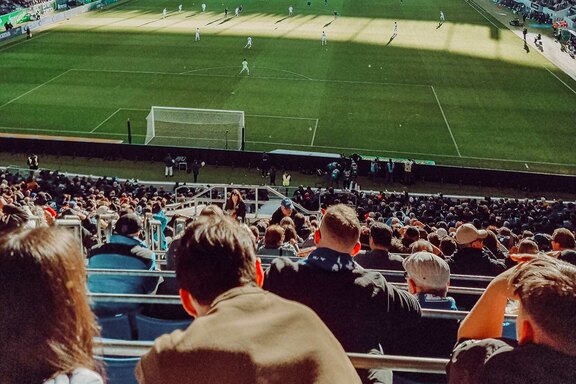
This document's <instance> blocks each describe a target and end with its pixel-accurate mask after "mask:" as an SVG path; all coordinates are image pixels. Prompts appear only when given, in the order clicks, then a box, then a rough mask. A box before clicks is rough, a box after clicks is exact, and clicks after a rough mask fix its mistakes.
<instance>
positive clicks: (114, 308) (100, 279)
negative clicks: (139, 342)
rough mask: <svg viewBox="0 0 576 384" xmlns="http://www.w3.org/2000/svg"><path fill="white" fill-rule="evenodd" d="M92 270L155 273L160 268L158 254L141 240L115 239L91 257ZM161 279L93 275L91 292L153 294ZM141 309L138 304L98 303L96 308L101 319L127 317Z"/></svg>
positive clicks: (115, 236)
mask: <svg viewBox="0 0 576 384" xmlns="http://www.w3.org/2000/svg"><path fill="white" fill-rule="evenodd" d="M88 268H104V269H139V270H143V271H151V270H154V269H155V268H156V258H155V255H154V252H152V251H151V250H150V249H148V248H147V247H146V244H145V243H144V242H143V241H141V240H140V239H136V238H132V237H128V236H123V235H112V236H111V237H110V241H109V242H108V243H106V244H102V245H99V246H96V247H94V248H92V249H91V250H90V253H89V255H88ZM158 279H159V278H158V277H147V276H120V275H92V276H89V277H88V290H89V291H90V292H93V293H135V294H148V293H152V292H153V291H154V290H155V289H156V286H157V284H158ZM137 307H138V304H137V303H104V302H96V303H95V304H94V306H93V309H94V312H95V313H96V314H97V315H115V314H119V313H127V312H130V311H132V310H134V309H136V308H137Z"/></svg>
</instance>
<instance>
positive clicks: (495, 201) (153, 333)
mask: <svg viewBox="0 0 576 384" xmlns="http://www.w3.org/2000/svg"><path fill="white" fill-rule="evenodd" d="M27 173H28V171H27V170H26V172H25V173H23V172H20V173H18V172H13V171H10V170H4V171H2V172H1V173H0V193H1V196H2V198H1V201H2V204H3V207H2V214H1V215H2V220H0V232H1V231H4V230H6V231H7V230H13V229H14V228H18V227H33V226H49V225H57V226H63V227H68V228H70V229H72V230H73V231H74V232H73V233H74V234H75V235H74V236H75V237H76V238H77V239H81V240H82V243H83V247H82V248H83V250H84V251H85V252H86V253H88V250H89V249H91V248H92V247H94V246H99V245H100V246H102V244H106V243H108V241H109V240H110V239H111V237H112V236H114V232H113V228H114V226H115V224H116V221H117V220H118V218H119V217H120V216H121V215H123V214H125V213H128V212H131V213H133V214H136V215H139V216H140V217H141V218H142V220H143V231H142V233H141V234H140V237H141V239H143V240H145V241H146V242H147V243H149V244H155V245H154V246H153V247H151V250H152V252H153V253H155V254H156V258H157V260H158V263H157V266H156V270H151V271H142V270H140V271H137V270H126V269H125V268H127V267H121V268H120V269H94V268H91V269H90V270H89V276H90V277H89V278H92V279H93V278H94V277H96V276H98V278H100V279H104V280H105V279H106V278H112V277H111V275H115V274H117V275H119V276H117V277H116V279H118V278H120V279H126V278H127V277H130V278H134V277H138V278H142V279H144V278H156V279H157V278H158V277H161V278H162V280H164V282H163V283H162V284H160V286H159V287H158V291H157V294H134V293H135V292H121V291H118V290H116V291H115V290H111V291H109V292H107V293H97V292H92V293H90V294H89V295H90V298H91V300H92V302H93V303H94V305H95V308H96V307H98V306H99V305H100V304H102V303H112V304H114V305H118V304H119V303H132V304H131V305H132V306H134V307H136V308H138V311H136V312H132V311H130V313H129V314H126V313H123V314H121V315H120V316H118V317H117V318H116V317H112V318H106V317H101V318H100V319H99V320H98V321H99V323H100V325H101V326H102V336H103V337H107V338H112V339H115V340H116V341H114V340H113V341H111V342H112V343H116V342H117V340H121V339H124V340H128V341H130V342H133V341H136V340H152V339H154V338H155V337H157V336H158V335H160V334H162V333H167V332H170V331H171V330H173V329H182V328H185V327H186V325H187V324H189V323H190V320H189V319H188V320H184V319H185V315H184V316H182V313H180V314H176V315H174V314H169V313H170V312H171V311H170V309H169V308H172V309H176V308H178V309H180V306H179V305H175V304H179V303H180V300H179V298H178V296H176V295H177V293H178V285H177V283H176V281H175V278H174V277H175V274H174V272H173V269H174V268H173V262H174V260H173V258H172V257H171V256H170V254H171V251H170V248H171V247H169V248H168V250H166V249H165V248H164V247H163V246H162V244H161V243H162V241H161V239H162V236H160V233H163V234H164V235H165V239H166V241H167V243H170V241H171V239H172V238H174V237H176V238H177V237H178V233H179V232H181V231H182V230H183V228H184V227H185V226H186V224H187V223H188V222H189V221H191V220H194V216H195V215H196V214H198V213H200V212H201V211H202V210H203V209H206V208H205V207H206V206H210V205H211V204H215V205H216V206H218V207H223V206H224V205H225V203H226V201H227V200H229V193H230V192H231V191H232V190H234V189H237V190H238V191H239V193H241V194H242V196H243V199H244V201H245V204H246V224H252V227H251V230H252V231H253V233H254V234H255V235H257V241H258V244H262V242H263V238H264V234H265V232H266V229H267V227H268V221H269V219H268V218H269V217H270V216H271V214H272V212H273V211H274V210H275V209H276V208H278V207H279V204H280V202H281V199H282V197H283V196H282V195H280V194H278V195H275V193H276V191H274V190H271V189H264V187H258V186H233V185H232V186H230V185H227V186H223V185H220V186H202V185H193V186H178V185H176V186H175V187H174V188H172V186H166V185H164V186H162V187H161V186H158V184H156V183H141V182H138V181H136V180H118V179H115V178H108V177H88V176H74V175H72V176H68V175H64V174H60V173H58V172H50V171H46V170H38V171H34V172H33V173H32V174H31V175H28V174H27ZM23 174H24V175H23ZM155 184H156V185H155ZM292 201H293V203H294V206H295V208H296V210H298V211H299V212H301V213H304V215H300V216H301V217H300V216H299V217H298V219H297V220H296V219H295V220H293V221H291V220H288V221H287V222H284V221H283V222H282V223H281V225H282V227H283V228H284V229H285V228H287V227H290V228H291V230H293V231H294V232H295V233H297V234H304V235H302V236H301V237H298V236H297V237H296V238H295V240H293V243H295V245H297V246H298V249H299V251H298V256H299V257H294V258H293V260H295V261H298V260H299V259H300V258H301V257H305V256H306V255H308V254H309V253H310V251H311V250H312V249H314V240H313V233H314V230H315V229H317V228H318V225H319V214H318V210H319V209H320V208H322V209H325V208H327V207H329V206H331V205H334V204H339V203H344V204H347V205H349V206H351V207H352V208H353V209H354V210H355V212H356V214H357V215H358V218H359V219H360V221H361V224H362V233H361V239H360V240H361V243H362V248H363V249H364V251H367V250H369V249H371V248H372V247H371V241H370V228H371V226H372V225H373V224H374V223H378V225H379V226H386V227H387V228H389V230H390V232H391V234H392V238H391V239H390V243H389V244H386V247H387V248H386V252H387V254H389V255H393V256H394V257H395V258H396V259H397V260H403V259H404V258H406V257H407V256H408V254H409V253H411V252H412V251H413V250H416V249H417V247H416V245H418V246H426V247H428V246H430V248H429V249H431V250H432V251H433V252H435V253H436V255H437V256H439V257H443V258H446V259H447V261H450V259H451V255H444V253H443V252H442V250H443V249H446V248H445V247H442V241H443V240H450V241H451V244H455V243H456V242H458V236H457V232H458V230H459V229H462V228H465V227H466V226H464V224H466V223H468V224H469V225H468V227H471V228H473V229H474V231H477V232H479V233H482V234H483V233H484V232H482V231H484V230H485V231H487V232H486V234H487V236H488V235H489V236H488V237H486V238H485V240H484V242H483V244H482V249H483V252H484V253H486V254H487V255H488V256H487V257H489V258H490V259H493V260H500V261H501V262H504V263H505V264H506V267H507V268H510V267H513V266H515V265H516V262H515V261H514V260H512V259H511V258H510V257H509V255H511V254H515V253H516V252H517V251H518V250H517V248H518V246H520V245H521V244H519V242H520V240H523V239H531V240H533V242H534V243H535V244H536V245H537V247H538V250H539V251H546V252H548V253H549V254H552V255H555V256H557V255H561V256H562V255H568V256H565V257H567V259H568V257H569V255H570V254H571V252H572V251H573V248H574V244H573V238H574V228H576V211H575V205H574V203H572V202H564V201H561V200H557V201H547V200H544V199H506V198H490V197H484V198H478V197H450V196H443V195H418V194H407V193H389V192H370V191H364V192H358V191H343V190H338V189H333V188H328V189H318V188H312V187H304V186H301V187H299V188H298V189H297V190H296V191H295V193H294V194H293V196H292ZM153 206H156V207H160V208H161V210H162V212H163V213H164V214H165V216H166V218H167V223H166V224H167V225H165V228H164V230H163V231H162V225H161V223H160V222H159V221H158V220H155V219H154V218H153V216H154V214H153V212H154V210H153ZM212 207H214V205H212ZM214 209H220V208H210V209H209V210H214ZM156 213H158V212H156ZM182 213H185V214H182ZM558 228H563V230H562V231H561V233H563V234H564V235H562V236H559V235H558V231H557V229H558ZM565 237H566V238H565ZM570 238H571V239H572V242H570ZM425 239H426V240H425ZM428 241H429V243H428ZM177 243H178V241H174V242H172V244H171V245H172V246H175V245H177ZM288 245H290V246H292V245H293V244H286V246H288ZM566 247H568V248H566ZM273 259H274V257H273V256H262V262H263V265H264V267H268V266H269V264H270V262H271V261H272V260H273ZM359 260H361V258H359ZM449 264H450V262H449ZM95 267H96V265H95ZM101 267H104V268H108V266H106V265H103V266H101ZM159 269H165V270H166V271H160V270H159ZM394 269H395V270H379V269H376V270H374V271H376V272H380V273H381V274H382V275H383V276H384V277H385V279H386V280H387V281H388V282H389V283H390V284H391V285H393V286H395V287H397V288H400V289H407V288H408V286H407V284H406V281H405V279H404V269H403V268H402V267H401V264H400V267H399V268H394ZM170 270H172V271H170ZM466 273H470V275H460V274H454V273H453V274H452V275H451V277H450V279H451V284H450V287H449V289H448V294H449V295H450V296H452V297H454V298H455V301H456V303H457V305H458V308H459V309H460V310H457V311H444V310H438V309H425V308H424V309H422V316H423V318H424V319H427V318H428V319H430V320H432V319H434V320H435V321H439V322H440V324H441V323H442V322H443V321H444V320H445V321H448V322H451V324H454V322H455V321H459V320H460V319H462V318H463V317H464V316H466V314H467V312H465V311H462V310H470V309H471V307H472V305H473V304H474V303H475V302H476V301H477V300H478V298H479V296H480V295H481V294H482V292H484V288H485V287H486V286H487V284H488V283H489V282H490V281H491V280H492V277H491V276H478V275H479V274H481V272H480V271H474V270H472V271H470V272H466ZM123 275H124V276H123ZM512 313H513V312H512ZM443 319H444V320H443ZM515 319H516V316H515V315H509V316H506V323H505V326H504V335H505V336H508V337H511V336H514V335H515ZM452 328H454V327H452ZM451 333H452V335H451V337H452V338H453V339H452V340H455V338H456V335H455V333H454V331H452V332H451ZM413 343H416V344H418V340H416V341H413ZM347 352H351V351H347ZM403 354H404V355H414V353H412V352H411V351H406V353H403ZM113 356H114V355H109V354H106V355H105V357H104V358H102V359H104V361H105V362H107V364H108V365H107V367H108V368H107V370H108V375H109V382H129V381H114V380H116V379H114V377H121V376H116V375H121V373H115V372H122V369H123V368H122V367H123V366H124V367H125V365H126V364H128V365H129V366H131V367H133V366H134V365H135V364H136V363H137V358H135V356H137V355H135V354H131V355H128V356H127V357H128V359H127V360H126V361H116V360H114V357H118V356H114V357H113ZM349 356H352V355H349ZM421 356H424V355H421ZM125 357H126V356H125ZM429 357H432V358H442V359H445V358H447V357H448V356H447V355H446V354H442V355H441V356H440V355H437V356H429ZM372 358H373V356H369V355H362V357H361V358H359V360H354V359H353V361H356V362H361V363H358V364H359V365H356V367H357V368H360V367H365V366H366V364H368V365H367V366H368V367H373V365H370V364H372V363H367V361H371V360H370V359H372ZM410 358H411V359H413V361H412V363H411V364H412V365H410V367H412V368H411V369H412V371H416V372H420V373H422V372H423V371H422V370H421V369H420V367H421V366H425V365H426V364H428V363H427V362H428V360H426V359H425V358H422V359H418V358H415V357H414V356H412V357H410ZM399 359H400V360H394V358H392V357H390V356H384V357H383V358H382V360H375V361H380V362H383V361H393V362H394V363H389V364H388V365H386V364H384V366H387V367H390V365H392V366H394V367H396V368H397V367H398V366H400V367H404V365H403V360H402V358H399ZM444 362H445V361H444ZM130 364H131V365H130ZM394 364H396V365H394ZM118 365H120V367H118ZM402 369H403V368H401V369H399V371H402ZM424 371H425V372H430V371H429V370H428V371H427V370H424ZM432 372H436V373H438V370H435V371H434V370H432ZM398 377H400V376H398ZM405 377H409V378H414V376H405ZM417 377H419V376H416V378H417ZM132 379H133V376H131V377H130V379H120V380H132ZM439 382H445V379H444V378H442V377H441V378H440V381H439Z"/></svg>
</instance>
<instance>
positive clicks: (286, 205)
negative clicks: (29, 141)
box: [280, 197, 294, 209]
mask: <svg viewBox="0 0 576 384" xmlns="http://www.w3.org/2000/svg"><path fill="white" fill-rule="evenodd" d="M280 206H282V207H284V208H286V209H294V204H293V203H292V200H290V199H289V198H287V197H286V198H284V199H282V202H281V203H280Z"/></svg>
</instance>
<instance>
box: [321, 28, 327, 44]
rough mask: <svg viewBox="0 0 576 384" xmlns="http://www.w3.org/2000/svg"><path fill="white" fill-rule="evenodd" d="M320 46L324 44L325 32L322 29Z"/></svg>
mask: <svg viewBox="0 0 576 384" xmlns="http://www.w3.org/2000/svg"><path fill="white" fill-rule="evenodd" d="M320 41H321V42H322V46H324V45H326V32H324V31H322V37H321V39H320Z"/></svg>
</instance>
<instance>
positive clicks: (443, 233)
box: [436, 228, 448, 239]
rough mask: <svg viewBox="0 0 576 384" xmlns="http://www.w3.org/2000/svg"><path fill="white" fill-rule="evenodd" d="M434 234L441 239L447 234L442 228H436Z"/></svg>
mask: <svg viewBox="0 0 576 384" xmlns="http://www.w3.org/2000/svg"><path fill="white" fill-rule="evenodd" d="M436 234H437V235H438V237H439V238H440V239H442V238H444V237H446V236H448V231H446V230H445V229H444V228H438V229H437V230H436Z"/></svg>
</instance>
